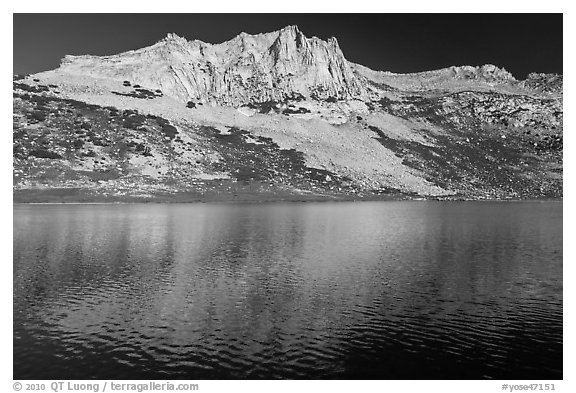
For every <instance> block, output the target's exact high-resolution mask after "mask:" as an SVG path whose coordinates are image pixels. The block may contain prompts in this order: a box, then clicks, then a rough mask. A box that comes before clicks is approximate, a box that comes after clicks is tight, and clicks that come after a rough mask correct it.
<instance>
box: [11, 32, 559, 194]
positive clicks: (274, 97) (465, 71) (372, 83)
mask: <svg viewBox="0 0 576 393" xmlns="http://www.w3.org/2000/svg"><path fill="white" fill-rule="evenodd" d="M255 59H259V60H258V61H256V60H255ZM128 64H129V66H127V65H128ZM562 83H563V80H562V76H561V75H550V74H539V73H533V74H530V75H529V76H528V78H527V79H526V80H524V81H519V80H516V79H515V78H514V77H513V76H512V75H511V74H510V73H508V72H507V71H506V70H505V69H503V68H499V67H496V66H493V65H484V66H478V67H472V66H455V67H449V68H446V69H442V70H435V71H427V72H421V73H416V74H393V73H387V72H381V71H372V70H369V69H367V68H366V67H362V66H360V65H357V64H353V63H350V62H348V61H347V60H346V59H345V58H344V54H343V53H342V51H341V50H340V48H339V46H338V43H337V41H336V40H333V39H331V40H328V41H327V42H325V41H322V40H320V39H318V38H315V37H313V38H307V37H306V36H305V35H304V34H303V33H302V32H300V30H299V29H298V28H296V27H295V26H289V27H287V28H285V29H282V30H280V31H277V32H271V33H266V34H260V35H254V36H252V35H249V34H242V35H240V36H238V37H237V38H235V39H233V40H230V41H227V42H226V43H222V44H217V45H208V44H205V43H202V42H200V41H188V40H186V39H184V38H181V37H177V36H175V35H169V36H168V37H166V38H165V39H163V40H161V41H159V42H157V43H156V44H154V45H152V46H150V47H148V48H143V49H140V50H135V51H130V52H126V53H121V54H118V55H115V56H108V57H97V56H67V57H66V58H65V59H63V61H62V65H61V67H60V68H58V69H56V70H53V71H47V72H43V73H40V74H36V75H32V76H30V75H15V76H14V78H13V97H14V134H13V156H14V190H15V200H17V201H42V200H60V201H69V200H165V201H175V200H177V201H192V200H212V199H250V200H253V199H254V200H258V199H302V198H307V199H316V198H320V199H325V198H345V199H359V198H360V199H361V198H384V197H389V198H411V197H424V198H451V199H454V198H457V199H510V198H513V199H521V198H561V197H562V193H563V191H562V177H563V176H562V174H563V169H562V165H563V160H562V153H563V96H562Z"/></svg>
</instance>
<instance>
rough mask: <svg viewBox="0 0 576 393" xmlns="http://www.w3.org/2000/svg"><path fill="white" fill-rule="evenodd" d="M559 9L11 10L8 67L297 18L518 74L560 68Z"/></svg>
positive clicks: (317, 30)
mask: <svg viewBox="0 0 576 393" xmlns="http://www.w3.org/2000/svg"><path fill="white" fill-rule="evenodd" d="M562 23H563V18H562V14H14V65H13V66H14V73H20V74H25V73H35V72H40V71H44V70H49V69H53V68H56V67H57V66H58V65H59V61H60V59H61V58H62V57H63V56H64V55H65V54H75V55H80V54H92V55H110V54H115V53H119V52H123V51H126V50H130V49H138V48H141V47H144V46H148V45H152V44H153V43H155V42H156V41H158V40H160V39H161V38H163V37H164V36H166V34H167V33H169V32H174V33H177V34H178V35H180V36H183V37H186V38H187V39H199V40H202V41H205V42H209V43H219V42H222V41H226V40H228V39H230V38H232V37H234V36H236V35H237V34H238V33H240V32H242V31H245V32H247V33H251V34H256V33H263V32H269V31H274V30H278V29H280V28H282V27H284V26H287V25H294V24H295V25H298V27H299V28H300V30H301V31H302V32H303V33H304V34H305V35H306V36H308V37H311V36H314V35H315V36H317V37H320V38H323V39H327V38H329V37H331V36H335V37H336V38H338V42H339V43H340V47H341V48H342V51H343V52H344V55H345V56H346V58H347V59H348V60H350V61H353V62H355V63H359V64H363V65H365V66H367V67H370V68H372V69H375V70H385V71H393V72H401V73H404V72H416V71H426V70H432V69H438V68H443V67H448V66H450V65H481V64H486V63H491V64H495V65H498V66H500V67H504V68H506V69H507V70H508V71H510V72H512V73H513V74H514V76H516V77H517V78H520V79H523V78H524V77H525V76H526V74H527V73H529V72H532V71H536V72H555V73H562Z"/></svg>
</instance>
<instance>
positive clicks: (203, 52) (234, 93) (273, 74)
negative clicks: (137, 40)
mask: <svg viewBox="0 0 576 393" xmlns="http://www.w3.org/2000/svg"><path fill="white" fill-rule="evenodd" d="M60 71H62V72H65V73H70V74H76V75H89V76H93V77H98V78H109V79H116V80H119V81H123V80H129V81H132V82H133V83H135V84H139V85H143V86H147V87H149V88H153V89H160V90H162V91H163V92H164V93H165V94H167V95H169V96H171V97H174V98H177V99H179V100H181V101H183V102H187V101H190V100H192V101H194V102H215V103H218V104H232V105H240V104H243V103H248V102H264V101H269V100H280V101H281V100H283V99H284V98H285V97H286V96H288V95H291V94H293V93H299V94H302V95H303V96H305V97H318V98H328V97H336V98H342V99H344V98H351V97H359V96H362V95H363V93H364V91H363V88H362V84H361V83H360V82H359V81H358V79H357V78H356V77H355V75H354V74H353V72H352V71H351V69H350V66H349V64H348V62H347V61H346V59H345V58H344V55H343V54H342V51H341V50H340V47H339V46H338V41H337V40H336V39H335V38H331V39H329V40H328V41H327V42H325V41H322V40H320V39H318V38H316V37H313V38H306V37H305V36H304V34H303V33H302V32H301V31H300V30H298V28H297V27H296V26H288V27H286V28H284V29H282V30H280V31H277V32H273V33H267V34H258V35H249V34H246V33H242V34H240V35H238V36H237V37H235V38H234V39H232V40H230V41H227V42H224V43H221V44H217V45H212V44H207V43H204V42H202V41H187V40H186V39H185V38H182V37H178V36H177V35H175V34H168V36H167V37H166V38H164V39H163V40H161V41H159V42H158V43H156V44H154V45H152V46H150V47H147V48H143V49H140V50H135V51H130V52H126V53H121V54H119V55H115V56H105V57H96V56H66V57H65V58H64V59H63V61H62V65H61V67H60Z"/></svg>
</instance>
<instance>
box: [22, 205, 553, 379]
mask: <svg viewBox="0 0 576 393" xmlns="http://www.w3.org/2000/svg"><path fill="white" fill-rule="evenodd" d="M13 229H14V240H13V242H14V243H13V247H14V277H13V280H14V291H13V293H14V325H13V326H14V328H13V329H14V378H15V379H79V378H81V379H91V378H96V379H143V378H145V379H148V378H150V379H190V380H196V379H229V378H233V379H262V378H265V379H273V378H296V379H301V378H313V379H326V378H343V379H358V378H359V379H481V378H499V379H502V378H505V379H530V380H536V379H561V378H562V342H563V337H562V326H563V325H562V202H507V203H505V202H494V203H493V202H361V203H343V202H342V203H329V202H327V203H288V204H280V203H275V204H244V205H243V204H236V205H233V204H182V205H176V204H172V205H168V204H166V205H163V204H134V205H15V206H14V228H13Z"/></svg>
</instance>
